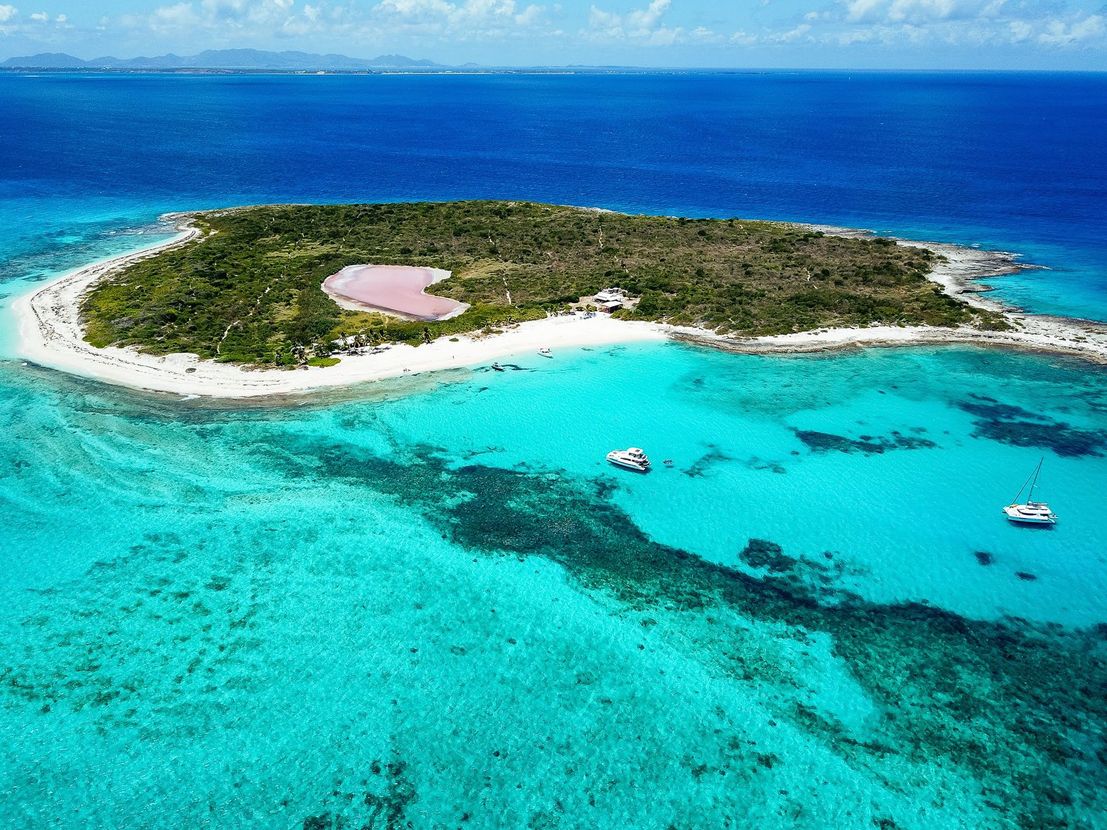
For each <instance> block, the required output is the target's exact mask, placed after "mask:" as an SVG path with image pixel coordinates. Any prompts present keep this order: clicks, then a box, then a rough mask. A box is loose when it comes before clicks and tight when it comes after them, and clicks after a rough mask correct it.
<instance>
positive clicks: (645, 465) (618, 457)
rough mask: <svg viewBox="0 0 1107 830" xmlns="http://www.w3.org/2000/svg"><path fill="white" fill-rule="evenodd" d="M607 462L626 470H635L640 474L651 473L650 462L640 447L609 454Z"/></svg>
mask: <svg viewBox="0 0 1107 830" xmlns="http://www.w3.org/2000/svg"><path fill="white" fill-rule="evenodd" d="M607 460H608V461H610V462H611V463H612V464H614V465H615V466H616V467H622V468H623V469H624V470H634V471H635V472H638V473H648V472H649V471H650V460H649V458H647V457H646V454H645V453H644V452H642V450H640V449H638V447H630V448H629V449H625V450H612V451H611V452H609V453H608V454H607Z"/></svg>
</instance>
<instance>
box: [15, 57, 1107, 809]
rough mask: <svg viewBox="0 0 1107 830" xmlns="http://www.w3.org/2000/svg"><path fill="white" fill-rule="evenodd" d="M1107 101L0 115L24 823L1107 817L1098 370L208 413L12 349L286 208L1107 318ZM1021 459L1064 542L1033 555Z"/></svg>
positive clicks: (128, 86) (480, 388)
mask: <svg viewBox="0 0 1107 830" xmlns="http://www.w3.org/2000/svg"><path fill="white" fill-rule="evenodd" d="M1105 89H1107V87H1105V86H1104V79H1103V77H1102V76H1097V75H1087V76H1076V75H1052V76H1047V75H1025V76H1024V75H1017V74H1012V75H1002V76H1001V75H983V76H980V75H972V76H962V75H956V74H939V75H928V74H914V73H904V74H899V75H884V74H880V73H864V74H862V75H851V74H843V73H799V74H796V73H775V74H768V75H763V74H760V73H752V74H742V75H732V76H724V75H719V76H685V77H679V76H667V75H666V76H645V77H634V78H621V77H617V76H584V75H580V76H566V77H552V76H551V77H516V76H503V77H482V78H460V77H458V78H450V77H418V78H402V77H389V78H336V77H330V78H323V79H314V78H294V77H288V78H276V77H256V78H247V77H241V76H235V77H226V78H224V77H201V76H193V77H187V78H177V77H168V76H143V77H123V76H107V77H100V76H89V75H76V76H72V75H51V76H49V77H41V78H38V77H31V76H21V75H11V76H3V77H0V99H2V101H3V104H4V105H3V106H0V126H2V127H3V129H0V133H3V135H4V136H5V138H9V139H10V140H7V141H5V142H0V426H2V429H3V433H2V435H3V438H4V440H3V441H0V511H2V512H0V589H3V591H4V598H5V603H4V605H3V607H2V609H0V745H2V746H3V747H4V752H2V753H0V825H3V826H5V827H34V828H39V827H58V828H81V830H87V828H119V827H126V828H158V830H160V828H166V827H190V828H191V827H207V828H219V829H220V830H222V829H223V828H231V829H232V830H235V829H236V828H256V827H264V828H269V827H273V828H296V830H300V829H301V828H302V829H303V830H339V828H343V829H344V830H354V828H357V829H358V830H361V829H362V828H371V830H379V829H380V828H401V827H411V828H446V827H450V828H454V827H483V828H516V827H519V828H523V827H527V828H555V827H558V828H577V827H580V828H593V827H618V828H623V827H627V828H630V827H633V828H659V829H660V828H680V830H698V828H723V827H757V828H811V830H824V828H828V827H834V828H858V829H859V830H860V828H865V829H866V830H868V828H874V827H875V828H884V830H889V829H890V828H917V830H931V828H974V829H975V828H997V829H998V828H1002V829H1003V830H1008V828H1019V830H1041V828H1061V827H1072V828H1081V829H1082V830H1084V828H1094V829H1095V830H1098V829H1099V828H1104V827H1107V796H1105V794H1104V790H1103V786H1102V782H1103V781H1104V780H1107V772H1105V769H1104V767H1105V766H1107V745H1105V743H1104V735H1105V734H1107V665H1105V660H1107V657H1105V649H1107V645H1105V642H1107V614H1105V610H1107V609H1105V607H1104V606H1105V603H1107V600H1105V599H1104V597H1105V596H1107V592H1105V590H1104V588H1105V580H1107V562H1105V559H1107V538H1105V534H1107V531H1105V530H1104V527H1105V526H1107V509H1105V508H1104V505H1103V500H1102V492H1103V489H1104V484H1105V482H1107V376H1105V374H1104V372H1103V370H1100V369H1096V368H1093V367H1090V366H1086V365H1083V364H1079V363H1075V362H1070V361H1066V360H1058V359H1052V358H1045V357H1033V356H1027V355H1017V354H1011V353H1004V352H998V351H978V350H969V349H943V350H934V349H913V350H895V351H870V352H864V353H853V354H843V355H837V356H821V357H797V358H755V357H738V356H733V355H725V354H720V353H715V352H708V351H699V350H694V349H690V348H687V347H680V346H676V345H666V346H649V347H644V346H635V347H626V348H619V349H600V350H593V351H586V350H578V351H574V352H564V353H559V354H557V355H556V357H555V360H553V361H548V360H540V359H537V358H536V357H535V356H532V355H520V356H518V358H517V359H516V361H515V362H517V364H518V365H519V367H520V368H521V370H520V371H514V372H509V373H504V374H497V373H492V372H488V371H479V370H478V371H458V372H451V373H443V374H440V375H436V376H424V377H417V378H410V379H406V380H404V381H402V382H400V381H397V382H395V383H389V384H381V385H378V386H369V387H362V388H359V389H353V390H348V391H345V392H333V393H327V394H326V395H321V396H315V397H313V398H312V399H311V400H310V401H308V400H302V399H293V400H286V401H280V402H264V403H257V404H250V405H239V406H216V405H212V404H210V403H204V402H201V401H183V400H177V399H174V398H169V397H161V396H146V395H139V394H135V393H131V392H126V391H122V390H116V389H110V388H106V387H102V386H99V385H97V384H94V383H91V382H87V381H82V380H78V379H74V378H68V377H65V376H61V375H58V374H56V373H52V372H47V371H43V370H40V369H37V368H35V367H33V366H25V365H22V364H21V363H20V362H19V361H18V360H14V359H6V358H10V357H11V355H12V354H13V353H14V352H13V346H14V338H13V336H12V335H13V331H12V326H11V317H10V316H9V315H8V313H7V311H6V305H7V304H8V303H9V302H10V300H11V298H12V297H14V296H15V295H17V294H18V293H19V292H22V291H25V290H27V289H28V288H29V287H31V286H32V285H33V284H34V283H36V282H38V281H41V280H44V279H48V278H50V277H51V276H52V275H54V274H56V273H58V272H60V271H63V270H66V269H68V268H72V267H74V266H77V265H80V264H83V263H86V262H88V261H91V260H94V259H97V258H100V257H104V256H108V255H111V254H115V253H119V252H121V251H125V250H128V249H130V248H133V247H135V246H136V245H138V244H141V243H144V242H152V241H155V240H157V239H160V238H163V237H164V234H165V233H167V229H166V228H164V227H162V226H158V225H156V224H153V223H154V221H155V217H156V216H157V215H158V214H159V213H161V212H163V211H166V210H181V209H194V208H203V207H219V206H225V205H228V204H240V203H260V202H269V201H355V200H409V199H417V198H425V199H451V198H485V197H487V198H530V199H539V200H546V201H553V202H559V203H572V204H582V205H602V206H606V207H610V208H613V209H623V210H630V211H642V212H650V213H666V214H669V213H674V214H680V215H705V216H731V215H744V216H758V217H769V218H781V219H796V220H807V221H823V222H833V223H838V224H844V225H851V226H859V227H871V228H874V229H877V230H879V231H880V232H882V233H883V232H887V233H895V234H899V235H903V236H906V237H911V238H936V239H941V240H946V241H951V242H959V243H963V244H980V245H982V246H984V247H988V248H1002V249H1013V250H1017V251H1018V252H1019V253H1021V254H1023V255H1024V256H1025V258H1026V259H1027V261H1031V262H1036V263H1040V264H1043V265H1047V266H1049V267H1050V268H1051V269H1053V270H1049V271H1044V270H1033V271H1026V272H1023V273H1021V274H1019V275H1015V276H1011V277H1006V278H1003V279H999V280H996V281H995V285H996V286H997V289H998V290H999V291H1000V296H1002V297H1004V298H1006V299H1008V300H1010V301H1012V302H1016V303H1019V304H1021V305H1025V306H1026V307H1028V308H1030V309H1033V310H1038V311H1045V312H1050V313H1068V314H1074V315H1078V316H1086V317H1091V318H1095V319H1107V310H1105V305H1104V297H1107V293H1105V292H1104V281H1103V276H1104V271H1103V261H1104V257H1103V251H1104V246H1103V242H1104V238H1103V234H1102V230H1101V219H1102V213H1103V211H1102V206H1103V194H1104V193H1107V189H1105V188H1104V187H1102V186H1100V185H1101V184H1102V183H1103V182H1104V180H1105V179H1104V165H1103V163H1102V160H1103V158H1104V156H1103V154H1102V153H1101V152H1097V151H1098V149H1099V145H1100V144H1101V143H1102V139H1101V138H1097V136H1101V135H1102V133H1103V120H1104V113H1107V109H1105V108H1104V107H1103V106H1102V102H1103V100H1104V90H1105ZM828 104H830V105H831V106H832V107H833V108H834V117H833V118H829V119H828V118H827V117H826V107H827V105H828ZM333 123H342V124H345V125H347V127H348V128H347V129H345V130H343V132H342V135H341V136H337V137H336V134H335V132H334V131H333V130H319V128H318V125H319V124H333ZM443 123H445V124H448V125H449V128H448V129H441V126H442V124H443ZM257 124H265V125H266V127H267V128H266V129H265V130H262V131H259V130H257V129H256V125H257ZM1043 124H1048V125H1052V126H1053V127H1054V128H1053V129H1049V130H1045V131H1043V129H1042V126H1041V125H1043ZM198 135H202V136H203V137H204V139H205V140H204V141H203V142H198V141H197V140H196V136H198ZM490 137H491V138H490ZM631 443H636V444H642V445H644V446H645V447H646V448H647V450H649V452H650V453H651V455H653V457H654V458H655V459H656V460H657V461H659V462H660V461H662V460H663V459H670V460H671V462H672V464H671V466H666V465H664V464H659V466H658V469H657V470H656V471H655V472H653V473H651V474H650V475H649V476H646V477H640V476H633V475H630V474H625V473H619V472H618V471H615V470H614V469H612V468H609V467H608V466H606V465H605V464H604V463H603V461H602V457H603V454H604V453H605V452H606V451H607V450H609V449H610V448H612V447H614V446H626V445H628V444H631ZM1041 457H1044V459H1045V464H1044V479H1043V484H1044V495H1045V496H1046V497H1047V498H1049V500H1050V501H1051V503H1053V505H1054V506H1055V508H1056V509H1057V510H1058V512H1059V513H1060V514H1061V517H1062V522H1061V524H1060V525H1059V526H1058V527H1057V528H1056V529H1055V530H1052V531H1034V530H1021V529H1017V528H1013V527H1011V526H1009V525H1007V524H1006V523H1005V522H1004V521H1003V519H1002V517H1001V516H1000V515H999V506H1000V505H1002V504H1003V503H1005V502H1006V501H1007V500H1008V499H1010V498H1011V496H1012V495H1013V494H1014V491H1015V490H1016V488H1017V487H1018V485H1019V484H1020V483H1021V482H1022V481H1023V479H1024V477H1025V476H1026V475H1027V474H1028V473H1029V472H1030V470H1031V469H1032V468H1033V466H1034V465H1035V463H1036V462H1037V460H1038V459H1039V458H1041Z"/></svg>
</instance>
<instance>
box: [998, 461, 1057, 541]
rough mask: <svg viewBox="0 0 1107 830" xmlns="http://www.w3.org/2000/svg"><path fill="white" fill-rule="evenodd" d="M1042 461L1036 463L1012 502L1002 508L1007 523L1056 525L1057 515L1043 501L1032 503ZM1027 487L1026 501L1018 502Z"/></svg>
mask: <svg viewBox="0 0 1107 830" xmlns="http://www.w3.org/2000/svg"><path fill="white" fill-rule="evenodd" d="M1042 461H1045V459H1044V458H1043V459H1042V460H1041V461H1039V462H1038V466H1037V467H1035V468H1034V472H1033V473H1032V474H1031V476H1030V478H1028V479H1027V480H1026V481H1025V482H1023V485H1022V487H1020V488H1019V492H1018V493H1016V494H1015V498H1014V501H1012V502H1011V504H1009V505H1007V506H1006V507H1004V508H1003V515H1005V516H1006V517H1007V521H1009V522H1013V523H1014V524H1022V525H1055V524H1057V514H1056V513H1054V512H1053V511H1052V510H1050V508H1049V505H1048V504H1046V503H1045V502H1044V501H1034V490H1035V488H1037V486H1038V476H1039V475H1041V472H1042ZM1027 485H1030V492H1029V493H1027V496H1026V501H1024V502H1020V501H1019V499H1020V498H1021V497H1022V493H1023V490H1025V489H1026V487H1027Z"/></svg>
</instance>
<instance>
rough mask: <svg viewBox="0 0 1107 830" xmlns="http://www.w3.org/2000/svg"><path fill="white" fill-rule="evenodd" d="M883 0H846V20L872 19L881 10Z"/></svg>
mask: <svg viewBox="0 0 1107 830" xmlns="http://www.w3.org/2000/svg"><path fill="white" fill-rule="evenodd" d="M884 3H885V0H847V3H846V20H850V21H855V22H860V21H865V20H873V19H875V18H876V17H877V15H878V13H879V12H880V11H881V10H882V7H883V6H884Z"/></svg>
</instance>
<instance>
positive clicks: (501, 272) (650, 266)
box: [82, 202, 1000, 366]
mask: <svg viewBox="0 0 1107 830" xmlns="http://www.w3.org/2000/svg"><path fill="white" fill-rule="evenodd" d="M191 221H192V222H193V223H194V224H195V225H196V227H197V228H198V229H199V231H200V235H199V236H198V237H197V238H196V239H195V240H193V241H190V242H189V243H188V244H185V245H182V246H180V247H177V248H174V249H171V250H165V251H162V252H161V253H159V254H158V255H156V256H154V257H151V258H149V259H144V260H142V261H140V262H136V263H133V264H131V265H130V266H128V267H126V268H123V269H120V270H118V271H116V272H115V273H112V274H110V275H109V276H108V277H107V278H106V279H104V280H102V281H101V282H99V283H98V284H97V285H96V286H95V287H94V288H93V289H92V291H91V292H90V293H89V294H88V295H87V296H86V297H85V298H84V302H83V307H82V313H83V318H84V321H85V325H86V328H87V337H88V340H89V342H90V343H92V344H93V345H95V346H100V347H103V346H109V345H115V346H132V347H135V348H137V349H139V350H141V351H144V352H149V353H153V354H171V353H176V352H190V353H193V354H196V355H199V356H200V357H202V358H206V359H211V360H219V361H225V362H232V363H245V364H250V365H255V366H294V365H296V364H298V363H303V362H306V361H308V360H310V359H311V358H325V357H329V356H330V355H331V353H332V351H334V349H335V348H336V343H339V344H341V343H345V342H346V340H347V339H353V338H357V341H358V343H362V342H364V343H368V344H378V343H387V342H401V343H413V344H414V343H422V342H426V341H430V340H435V339H437V338H439V337H442V336H452V335H459V334H468V333H473V332H481V331H492V330H494V329H495V328H497V327H500V326H505V325H511V324H514V323H520V322H524V321H528V320H536V319H541V318H544V317H547V316H549V315H552V314H557V313H558V312H562V311H566V310H568V309H570V308H571V307H572V306H573V305H574V304H577V303H578V302H579V301H580V299H581V298H582V297H588V296H593V295H595V294H596V293H597V292H599V291H601V290H603V289H604V288H608V287H610V286H618V287H619V288H621V289H623V291H625V292H626V293H627V295H628V296H632V297H635V298H637V299H638V302H637V304H636V305H635V307H634V309H633V310H626V309H624V310H621V311H617V312H615V316H616V317H619V318H624V319H627V320H639V321H648V322H656V323H666V324H669V325H675V326H691V327H695V328H698V329H703V330H705V331H710V332H714V333H716V334H720V335H728V336H733V337H757V336H762V335H775V334H788V333H792V332H800V331H807V330H811V329H816V328H825V327H843V326H858V325H867V324H869V323H874V322H876V323H886V324H890V325H898V326H903V325H927V326H957V325H965V324H970V325H985V326H987V325H996V324H998V323H999V322H1000V318H999V317H998V315H994V314H992V313H991V312H988V311H986V310H981V309H974V308H972V307H970V306H969V305H967V304H966V303H964V302H961V301H959V300H957V299H954V298H952V297H950V296H948V295H946V294H944V293H943V292H942V290H941V288H940V286H938V285H936V284H934V283H933V282H931V281H929V280H928V279H927V274H928V273H929V272H930V271H931V270H932V268H933V267H934V263H935V261H936V259H937V257H936V256H935V255H934V254H933V253H931V252H930V251H929V250H926V249H924V248H917V247H907V246H902V245H897V244H895V242H894V241H891V240H886V239H879V238H871V239H852V238H846V237H843V236H833V235H829V234H827V233H824V232H822V231H819V230H813V229H808V228H803V227H800V226H796V225H787V224H782V223H771V222H751V221H742V220H737V219H728V220H716V219H678V218H669V217H659V216H629V215H625V214H617V213H610V212H605V211H598V210H588V209H583V208H573V207H558V206H553V205H542V204H533V203H527V202H454V203H411V204H376V205H303V206H300V205H296V206H265V207H252V208H241V209H235V210H227V211H213V212H206V213H199V214H195V215H193V216H192V217H191ZM363 263H373V264H378V265H388V266H415V267H419V268H425V269H444V270H446V271H449V272H450V274H451V276H450V277H449V278H448V279H445V280H442V281H438V282H436V284H435V286H434V291H435V294H436V295H437V296H439V297H442V298H447V299H449V300H453V301H456V302H457V303H464V304H466V305H467V306H468V308H467V310H465V311H464V313H461V314H458V315H456V316H448V317H447V318H446V319H440V320H412V319H405V318H404V317H403V316H401V315H393V314H386V313H374V312H371V311H366V310H355V309H353V308H351V307H350V305H349V304H346V303H343V304H342V305H339V304H338V303H336V302H335V301H334V299H333V298H332V297H331V296H328V294H327V293H326V292H325V291H324V290H323V288H322V286H323V283H324V282H325V281H327V280H328V279H333V278H334V275H337V274H340V273H342V271H343V269H346V268H348V267H350V266H354V265H361V264H363Z"/></svg>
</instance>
